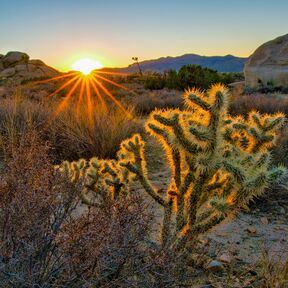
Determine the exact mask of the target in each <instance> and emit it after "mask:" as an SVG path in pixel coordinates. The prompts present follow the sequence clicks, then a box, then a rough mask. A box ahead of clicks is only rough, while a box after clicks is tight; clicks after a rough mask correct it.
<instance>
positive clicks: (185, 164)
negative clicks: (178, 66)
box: [62, 84, 286, 248]
mask: <svg viewBox="0 0 288 288" xmlns="http://www.w3.org/2000/svg"><path fill="white" fill-rule="evenodd" d="M228 96H229V95H228V91H227V89H226V88H225V87H224V86H222V85H220V84H217V85H214V86H212V88H211V89H210V90H209V91H207V92H206V93H204V92H202V91H199V90H196V89H190V90H187V91H186V92H185V94H184V102H185V106H186V108H185V110H184V111H181V110H179V109H168V110H155V111H154V112H152V113H151V114H150V116H149V118H148V120H147V122H146V124H145V129H146V131H147V132H148V133H149V134H151V135H152V136H154V137H155V138H156V139H157V140H158V141H159V142H160V143H161V144H162V146H163V149H164V151H165V153H166V155H167V159H168V163H169V167H170V169H171V179H170V184H169V187H168V189H167V190H166V192H165V195H164V196H162V195H160V194H159V193H158V191H157V189H156V188H155V187H154V186H153V184H152V183H151V181H150V180H149V178H148V172H147V165H146V160H145V142H144V141H143V139H142V138H141V136H140V135H139V134H136V135H134V136H133V137H132V138H130V139H127V140H125V141H123V142H122V143H121V146H120V150H119V151H118V154H117V158H118V159H117V161H113V160H109V161H104V160H98V159H94V158H93V159H94V160H93V159H91V160H90V162H85V160H80V161H79V162H75V163H66V164H65V165H66V166H65V165H62V167H63V166H65V167H67V168H65V169H66V173H68V174H69V175H70V178H71V179H74V180H73V181H78V180H79V179H80V178H82V179H85V181H84V186H85V190H84V191H85V193H84V194H85V195H87V192H88V191H91V190H92V191H94V192H97V193H100V195H101V193H102V194H103V191H105V193H104V194H105V195H110V196H109V197H112V198H113V197H118V195H121V194H122V193H127V192H128V191H129V183H130V182H131V181H132V179H133V176H134V177H135V176H136V178H135V180H137V181H139V182H140V183H141V185H142V187H143V188H144V190H145V191H146V192H147V194H148V195H149V196H150V197H152V198H153V199H154V200H155V201H156V202H157V203H158V204H159V205H160V206H161V207H162V208H163V209H164V216H163V225H162V232H161V234H162V245H163V246H167V245H173V246H175V247H176V248H183V247H185V245H186V244H187V242H189V241H191V240H192V239H194V238H195V237H197V235H198V234H200V233H204V232H206V231H207V230H209V229H210V228H212V227H213V226H215V225H217V224H218V223H220V222H221V221H222V220H223V219H224V218H225V217H226V216H227V215H228V214H231V213H233V212H235V211H237V210H238V209H239V208H241V207H245V206H247V203H248V202H249V201H250V200H251V199H252V198H253V197H255V196H257V195H260V194H261V193H262V192H263V191H264V189H265V187H267V186H268V185H269V184H270V183H272V182H274V181H276V180H277V179H279V178H280V177H282V176H283V175H284V174H285V173H286V170H285V168H284V167H281V166H279V167H274V168H271V167H270V165H271V162H270V152H269V148H270V147H271V146H272V145H273V143H274V141H275V138H276V130H277V129H278V128H279V127H280V126H281V125H282V124H283V122H284V119H285V117H284V115H283V114H281V113H278V114H275V115H260V114H259V113H258V112H256V111H252V112H251V113H250V114H249V117H248V119H247V120H246V119H244V118H243V117H240V116H238V117H231V116H230V115H228V114H227V105H228V100H229V99H228ZM83 163H84V164H83ZM62 169H63V168H62ZM90 181H91V182H90ZM102 198H103V199H104V198H105V197H103V196H102ZM85 199H86V198H85ZM86 202H87V201H86Z"/></svg>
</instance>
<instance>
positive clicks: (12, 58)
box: [1, 51, 29, 68]
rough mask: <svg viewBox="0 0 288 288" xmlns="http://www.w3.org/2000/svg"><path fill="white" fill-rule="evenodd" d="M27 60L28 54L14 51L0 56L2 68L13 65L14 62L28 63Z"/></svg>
mask: <svg viewBox="0 0 288 288" xmlns="http://www.w3.org/2000/svg"><path fill="white" fill-rule="evenodd" d="M28 60H29V56H28V55H27V54H26V53H23V52H16V51H11V52H8V53H7V54H6V55H5V56H4V57H3V58H1V62H2V64H3V66H4V68H8V67H11V66H15V65H16V64H26V63H28Z"/></svg>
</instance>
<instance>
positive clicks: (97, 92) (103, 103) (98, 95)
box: [90, 76, 108, 112]
mask: <svg viewBox="0 0 288 288" xmlns="http://www.w3.org/2000/svg"><path fill="white" fill-rule="evenodd" d="M95 83H96V84H97V82H96V81H95V78H94V76H92V77H91V81H90V84H91V86H92V88H93V90H94V92H95V94H96V95H97V97H98V99H99V101H100V103H101V106H102V108H103V109H104V111H105V112H107V111H108V109H107V106H106V103H105V100H104V99H103V97H102V95H101V93H100V92H99V89H98V88H97V86H96V85H95Z"/></svg>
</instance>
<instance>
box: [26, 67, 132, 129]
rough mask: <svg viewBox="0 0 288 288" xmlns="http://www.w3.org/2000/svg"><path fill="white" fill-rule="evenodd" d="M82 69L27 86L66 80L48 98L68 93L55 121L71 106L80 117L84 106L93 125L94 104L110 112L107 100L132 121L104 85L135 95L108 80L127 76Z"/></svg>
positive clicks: (56, 113) (55, 115) (119, 102)
mask: <svg viewBox="0 0 288 288" xmlns="http://www.w3.org/2000/svg"><path fill="white" fill-rule="evenodd" d="M82 64H83V63H82ZM82 64H81V65H82ZM81 67H82V68H81V71H72V72H68V73H65V74H63V75H60V76H56V77H52V78H49V79H45V80H39V81H33V82H31V83H29V84H27V85H29V86H31V85H37V84H41V83H48V82H53V81H59V80H64V83H61V85H60V87H59V88H57V89H56V90H55V91H53V92H52V93H50V94H49V95H48V96H47V99H52V98H53V97H54V96H55V95H57V94H59V93H60V92H61V93H62V91H65V92H66V93H65V95H64V97H63V98H62V99H61V101H60V103H59V105H58V106H57V109H56V110H55V112H54V114H53V119H55V118H56V117H57V116H58V115H59V114H60V113H61V112H63V111H64V110H65V109H66V108H67V107H68V106H69V105H71V106H72V105H74V106H73V107H74V108H75V113H76V115H78V116H79V115H80V113H81V111H80V107H83V104H84V105H85V106H86V109H87V112H88V119H87V120H88V121H89V123H90V124H91V125H92V124H93V113H94V112H95V109H96V106H95V105H94V104H93V103H97V109H99V108H100V109H101V110H102V111H104V112H108V108H109V106H108V105H107V99H110V100H109V101H112V102H113V103H114V104H115V105H116V106H117V107H118V108H119V109H121V110H122V111H123V113H125V115H126V116H127V118H129V119H132V115H131V113H130V112H129V111H128V110H127V109H126V108H125V107H124V105H123V104H122V103H121V101H119V100H118V99H117V98H116V97H115V96H114V95H113V94H112V93H111V92H110V91H109V90H108V89H107V88H106V87H105V85H104V83H108V84H111V85H113V86H115V87H117V88H120V89H124V90H127V91H129V92H131V93H133V94H134V92H133V91H131V90H130V89H128V88H127V87H125V86H123V85H121V84H119V83H116V82H115V81H113V80H111V79H108V78H106V77H107V76H108V75H110V76H111V75H122V76H126V75H127V74H125V73H117V72H115V73H114V72H105V71H99V70H92V71H90V68H91V66H89V67H87V69H86V68H85V67H83V66H81ZM79 68H80V66H79ZM88 72H89V73H88ZM105 76H106V77H105ZM72 100H74V101H72ZM53 119H51V120H53Z"/></svg>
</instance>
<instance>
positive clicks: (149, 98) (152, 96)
mask: <svg viewBox="0 0 288 288" xmlns="http://www.w3.org/2000/svg"><path fill="white" fill-rule="evenodd" d="M133 105H134V106H135V110H136V112H137V113H139V114H140V115H143V114H144V115H146V114H149V113H150V112H152V111H153V110H154V109H155V108H158V109H164V108H180V107H182V98H181V94H180V93H179V92H178V91H176V90H168V89H162V90H161V91H150V92H148V93H147V92H146V93H145V94H143V95H139V96H137V97H135V98H134V99H133Z"/></svg>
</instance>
